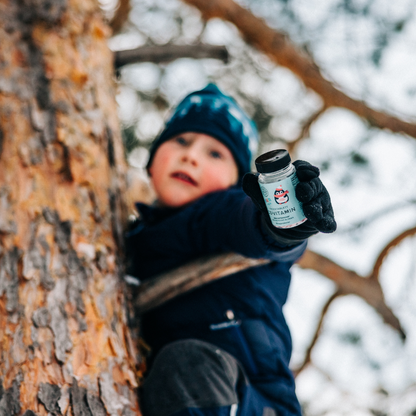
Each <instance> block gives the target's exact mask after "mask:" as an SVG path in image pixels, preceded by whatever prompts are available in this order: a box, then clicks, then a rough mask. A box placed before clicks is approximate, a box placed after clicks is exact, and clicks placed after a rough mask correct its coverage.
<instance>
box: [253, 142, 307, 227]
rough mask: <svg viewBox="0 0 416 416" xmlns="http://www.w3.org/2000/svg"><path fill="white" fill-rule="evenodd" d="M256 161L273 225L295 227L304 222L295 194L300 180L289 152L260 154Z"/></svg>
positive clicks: (304, 218) (280, 150)
mask: <svg viewBox="0 0 416 416" xmlns="http://www.w3.org/2000/svg"><path fill="white" fill-rule="evenodd" d="M255 163H256V168H257V171H258V172H259V179H258V180H259V185H260V189H261V192H262V194H263V198H264V202H265V203H266V207H267V210H268V212H269V216H270V220H271V222H272V224H273V225H274V226H275V227H277V228H292V227H296V226H297V225H299V224H302V223H303V222H305V221H306V220H307V218H306V217H305V214H304V213H303V210H302V204H301V203H300V202H299V201H298V200H297V198H296V195H295V187H296V185H297V184H298V183H299V179H298V177H297V176H296V169H295V167H294V166H293V165H292V163H291V159H290V155H289V153H288V151H287V150H284V149H278V150H272V151H270V152H267V153H264V154H262V155H261V156H259V157H258V158H257V159H256V161H255Z"/></svg>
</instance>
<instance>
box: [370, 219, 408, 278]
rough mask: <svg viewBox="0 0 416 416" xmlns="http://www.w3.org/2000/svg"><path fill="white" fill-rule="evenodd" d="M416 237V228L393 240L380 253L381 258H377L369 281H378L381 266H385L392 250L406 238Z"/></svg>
mask: <svg viewBox="0 0 416 416" xmlns="http://www.w3.org/2000/svg"><path fill="white" fill-rule="evenodd" d="M413 235H416V227H413V228H410V229H408V230H406V231H403V232H402V233H401V234H399V235H398V236H397V237H395V238H394V239H393V240H391V241H390V242H389V243H388V244H387V245H386V247H384V248H383V250H382V251H381V252H380V254H379V256H378V257H377V260H376V262H375V263H374V267H373V271H372V272H371V274H370V276H369V277H368V278H369V279H372V280H378V276H379V274H380V269H381V265H382V264H383V261H384V259H385V258H386V257H387V254H388V253H389V252H390V250H391V249H392V248H394V247H396V246H397V245H398V244H400V243H401V242H402V241H403V240H404V239H405V238H407V237H411V236H413Z"/></svg>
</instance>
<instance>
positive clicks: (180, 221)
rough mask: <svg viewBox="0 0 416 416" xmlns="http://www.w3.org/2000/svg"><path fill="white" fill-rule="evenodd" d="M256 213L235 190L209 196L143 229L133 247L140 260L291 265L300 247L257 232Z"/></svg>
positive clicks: (258, 219)
mask: <svg viewBox="0 0 416 416" xmlns="http://www.w3.org/2000/svg"><path fill="white" fill-rule="evenodd" d="M261 218H262V217H261V212H260V211H259V210H258V209H257V208H256V206H255V205H254V203H253V202H252V201H251V199H250V198H249V197H248V196H247V195H246V194H245V193H244V192H243V191H242V190H241V189H240V188H237V187H235V188H231V189H228V190H225V191H219V192H214V193H211V194H208V195H205V196H204V197H202V198H200V199H199V200H197V201H195V202H194V203H192V204H190V205H189V206H187V207H184V208H182V209H181V210H179V211H178V212H177V213H175V214H174V215H172V216H170V217H168V218H166V219H164V220H163V221H161V222H159V223H157V224H155V225H152V226H146V227H144V228H143V229H142V230H141V231H140V233H139V234H138V235H137V238H136V239H135V242H134V241H131V242H130V244H135V245H136V249H138V250H140V251H141V253H142V255H143V254H144V255H146V254H145V253H146V252H148V253H151V255H152V256H154V257H155V258H157V257H158V256H161V257H164V256H170V257H177V258H182V259H184V260H189V259H191V258H195V257H199V256H204V255H208V254H214V253H224V252H236V253H239V254H242V255H244V256H246V257H253V258H261V257H267V258H271V259H273V260H279V261H288V262H293V261H295V260H296V259H297V258H298V257H299V256H300V255H301V254H302V252H303V251H304V248H305V244H296V246H293V245H292V246H287V245H284V244H281V243H277V242H276V241H275V240H274V239H273V238H272V237H271V236H270V235H269V234H268V233H267V232H266V231H265V230H264V229H263V227H262V219H261Z"/></svg>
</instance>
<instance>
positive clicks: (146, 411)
mask: <svg viewBox="0 0 416 416" xmlns="http://www.w3.org/2000/svg"><path fill="white" fill-rule="evenodd" d="M247 392H249V394H247ZM250 397H254V400H251V399H250ZM247 401H250V402H251V404H250V405H249V406H246V404H245V403H247ZM254 402H255V403H259V402H258V400H257V398H255V394H254V392H253V391H252V390H251V389H250V386H249V383H248V381H247V378H246V376H245V374H244V370H243V369H242V367H241V365H240V364H239V362H238V361H237V360H236V359H235V358H234V357H233V356H231V355H230V354H228V353H227V352H225V351H224V350H221V349H220V348H218V347H216V346H215V345H212V344H209V343H207V342H204V341H199V340H194V339H188V340H183V341H177V342H173V343H172V344H169V345H167V346H166V347H164V348H163V349H162V350H161V351H160V353H159V354H158V355H157V357H156V359H155V361H154V363H153V366H152V368H151V371H150V374H149V375H148V377H147V378H146V380H145V382H144V384H143V388H142V394H141V404H142V411H143V416H173V415H174V416H188V415H193V416H237V415H238V416H240V415H243V414H245V413H246V412H245V411H244V408H247V409H248V407H250V408H251V409H252V406H253V403H254ZM254 406H255V407H256V408H258V409H256V412H255V413H253V412H252V411H249V413H248V414H252V415H253V416H254V415H261V416H276V413H275V412H274V411H273V410H272V409H271V408H268V407H264V406H262V405H261V404H260V405H254Z"/></svg>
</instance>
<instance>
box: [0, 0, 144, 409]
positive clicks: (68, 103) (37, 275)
mask: <svg viewBox="0 0 416 416" xmlns="http://www.w3.org/2000/svg"><path fill="white" fill-rule="evenodd" d="M108 35H109V29H108V28H107V26H106V25H105V24H104V23H103V20H102V17H101V14H100V11H99V8H98V5H97V2H96V1H93V0H54V1H51V0H0V416H6V415H7V416H12V415H25V416H30V415H32V416H33V415H48V414H49V415H71V416H81V415H82V416H102V415H124V416H127V415H133V414H140V413H139V410H138V404H137V399H136V392H135V388H136V387H137V374H136V368H137V362H136V353H135V351H134V347H133V343H132V342H131V338H130V335H129V331H128V329H127V324H126V313H125V308H124V302H125V301H124V295H123V287H122V284H121V280H120V276H121V274H122V273H123V267H122V264H123V262H122V229H123V223H122V221H123V218H124V208H123V203H122V198H123V193H124V191H125V184H124V177H125V162H124V154H123V148H122V144H121V139H120V134H119V127H118V122H117V115H116V105H115V99H114V97H115V85H114V83H113V79H112V76H113V75H112V70H113V65H112V59H113V58H112V54H111V52H110V51H109V50H108V48H107V46H106V38H107V36H108Z"/></svg>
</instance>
